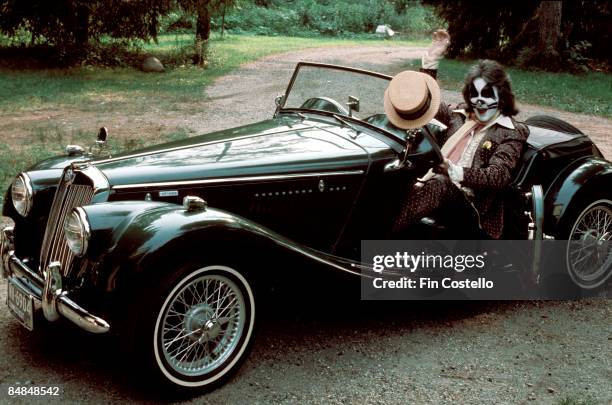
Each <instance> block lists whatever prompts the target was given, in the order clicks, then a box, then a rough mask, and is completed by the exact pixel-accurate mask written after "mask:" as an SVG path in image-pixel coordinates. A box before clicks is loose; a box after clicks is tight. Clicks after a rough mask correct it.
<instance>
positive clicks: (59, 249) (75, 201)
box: [40, 180, 94, 275]
mask: <svg viewBox="0 0 612 405" xmlns="http://www.w3.org/2000/svg"><path fill="white" fill-rule="evenodd" d="M93 194H94V189H93V187H92V186H89V185H82V184H71V183H70V182H66V181H64V180H62V181H61V183H60V185H59V187H58V190H57V192H56V193H55V199H54V200H53V205H52V206H51V212H50V213H49V219H48V220H47V229H46V230H45V237H44V239H43V244H42V249H41V255H40V270H41V272H42V271H44V270H45V269H46V268H47V266H48V265H49V263H51V262H54V261H58V262H60V263H61V264H62V272H63V273H64V275H67V274H68V272H69V271H70V267H71V265H72V261H73V259H74V255H73V254H72V251H71V250H70V248H68V244H67V243H66V239H65V237H64V221H65V220H66V217H67V216H68V215H69V214H70V212H71V211H72V209H73V208H75V207H78V206H81V205H87V204H89V202H91V198H92V196H93Z"/></svg>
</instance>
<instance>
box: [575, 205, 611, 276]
mask: <svg viewBox="0 0 612 405" xmlns="http://www.w3.org/2000/svg"><path fill="white" fill-rule="evenodd" d="M567 267H568V271H569V274H570V276H571V277H572V280H574V282H575V283H576V284H578V285H579V286H580V287H582V288H596V287H598V286H600V285H601V284H602V283H604V282H605V281H606V279H607V278H608V277H609V276H610V274H611V270H612V202H611V201H608V200H600V201H596V202H594V203H592V204H591V205H589V206H588V207H587V208H586V209H585V210H584V211H582V213H581V214H580V215H579V216H578V218H577V220H576V222H575V223H574V226H573V227H572V230H571V232H570V237H569V241H568V246H567Z"/></svg>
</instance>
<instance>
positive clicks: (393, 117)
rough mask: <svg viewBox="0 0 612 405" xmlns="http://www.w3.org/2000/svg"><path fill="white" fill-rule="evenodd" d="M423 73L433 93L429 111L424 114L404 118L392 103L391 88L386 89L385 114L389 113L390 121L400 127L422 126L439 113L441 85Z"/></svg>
mask: <svg viewBox="0 0 612 405" xmlns="http://www.w3.org/2000/svg"><path fill="white" fill-rule="evenodd" d="M421 74H422V75H423V76H424V78H425V83H427V88H428V89H429V92H430V93H431V103H430V105H429V108H428V109H427V111H425V113H423V115H421V116H420V117H418V118H415V119H413V120H407V119H405V118H402V117H401V116H400V115H399V114H398V113H397V111H396V110H395V108H394V107H393V104H392V103H391V100H390V98H389V89H388V88H387V89H386V90H385V96H384V109H385V114H386V115H387V118H388V119H389V121H390V122H391V123H392V124H393V125H395V126H396V127H398V128H401V129H414V128H420V127H422V126H423V125H425V124H427V123H428V122H429V121H431V120H432V119H433V117H435V116H436V114H437V113H438V109H439V108H440V86H438V83H437V82H436V80H435V79H434V78H433V77H431V76H429V75H428V74H425V73H421Z"/></svg>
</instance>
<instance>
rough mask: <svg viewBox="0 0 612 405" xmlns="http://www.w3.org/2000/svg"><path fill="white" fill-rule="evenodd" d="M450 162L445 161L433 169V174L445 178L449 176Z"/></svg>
mask: <svg viewBox="0 0 612 405" xmlns="http://www.w3.org/2000/svg"><path fill="white" fill-rule="evenodd" d="M448 162H449V160H448V159H444V161H443V162H442V163H440V164H439V165H437V166H434V167H433V168H432V170H433V172H434V173H437V174H443V175H445V176H448Z"/></svg>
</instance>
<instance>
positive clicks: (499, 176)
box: [436, 102, 529, 239]
mask: <svg viewBox="0 0 612 405" xmlns="http://www.w3.org/2000/svg"><path fill="white" fill-rule="evenodd" d="M458 107H459V108H461V105H460V106H458ZM436 119H438V120H439V121H440V122H442V123H444V124H445V125H446V126H448V130H447V131H445V132H442V133H441V135H440V136H439V139H437V141H438V144H439V145H440V146H442V145H443V144H444V142H446V140H447V139H448V137H449V136H450V135H452V134H454V133H455V132H456V131H457V129H459V127H461V126H462V125H463V123H464V121H465V116H464V115H463V114H460V113H457V112H453V111H451V109H450V108H449V106H448V105H446V104H445V103H444V102H442V103H440V109H439V111H438V114H437V115H436ZM511 120H512V124H513V125H514V128H515V129H510V128H506V127H504V126H501V125H497V124H494V125H493V126H491V127H489V128H488V129H487V130H486V134H485V136H484V137H483V138H482V140H481V141H480V144H479V145H478V149H477V150H476V154H475V155H474V160H473V162H472V166H471V167H468V168H464V169H463V181H462V182H461V185H462V186H463V187H468V188H470V189H472V190H473V192H474V197H473V198H472V201H473V203H474V206H475V207H476V209H477V210H478V213H479V215H480V225H481V226H482V229H483V230H484V231H485V232H486V233H487V234H488V235H489V236H490V237H491V238H493V239H499V238H501V236H502V233H503V227H504V199H505V193H504V191H505V190H506V189H507V187H508V186H509V185H510V183H511V182H512V180H513V178H514V174H515V172H516V170H515V169H516V167H517V165H518V163H519V161H520V159H521V156H522V154H523V149H524V146H525V141H526V140H527V137H528V136H529V129H528V128H527V126H526V125H525V124H523V123H519V122H517V121H515V120H514V119H511ZM483 145H485V147H483Z"/></svg>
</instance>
